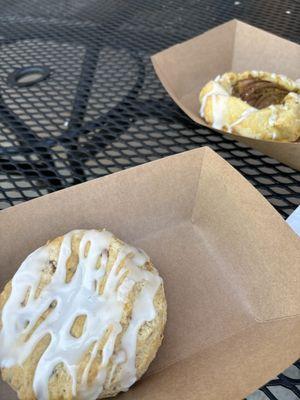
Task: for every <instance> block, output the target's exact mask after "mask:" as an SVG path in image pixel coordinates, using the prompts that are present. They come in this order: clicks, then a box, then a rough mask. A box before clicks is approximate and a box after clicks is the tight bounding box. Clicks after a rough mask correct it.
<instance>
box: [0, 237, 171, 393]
mask: <svg viewBox="0 0 300 400" xmlns="http://www.w3.org/2000/svg"><path fill="white" fill-rule="evenodd" d="M165 322H166V300H165V295H164V289H163V282H162V279H161V278H160V276H159V275H158V272H157V271H156V269H155V268H154V266H153V265H152V263H151V261H150V260H149V258H148V256H147V255H146V254H145V253H144V252H143V251H142V250H138V249H136V248H134V247H131V246H129V245H127V244H125V243H123V242H122V241H120V240H118V239H117V238H116V237H115V236H114V235H113V234H111V233H110V232H107V231H97V230H76V231H72V232H69V233H68V234H66V235H64V236H61V237H58V238H56V239H54V240H52V241H50V242H48V243H47V244H46V245H45V246H43V247H41V248H39V249H38V250H36V251H35V252H33V253H32V254H30V255H29V256H28V257H27V258H26V260H25V261H24V262H23V264H22V265H21V267H20V268H19V270H18V271H17V272H16V274H15V276H14V277H13V279H12V281H11V282H9V283H8V284H7V285H6V287H5V289H4V291H3V293H2V294H1V296H0V365H1V369H2V376H3V379H4V380H5V381H6V382H8V383H9V384H10V386H11V387H12V388H13V389H14V390H16V391H17V393H18V396H19V399H22V400H36V399H38V400H47V399H50V400H58V399H60V400H70V399H78V400H79V399H88V400H94V399H97V398H100V399H102V398H105V397H110V396H114V395H116V394H117V393H119V392H120V391H126V390H127V389H128V388H129V387H130V386H131V385H132V384H133V383H134V382H135V381H136V380H137V379H139V378H140V377H141V375H143V373H144V372H145V371H146V370H147V368H148V366H149V364H150V362H151V361H152V360H153V358H154V357H155V355H156V352H157V350H158V348H159V346H160V344H161V341H162V336H163V329H164V325H165Z"/></svg>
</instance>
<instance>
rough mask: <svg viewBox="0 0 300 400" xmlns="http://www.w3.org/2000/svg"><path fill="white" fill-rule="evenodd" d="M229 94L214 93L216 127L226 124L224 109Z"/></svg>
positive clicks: (213, 107) (213, 103)
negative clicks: (217, 94)
mask: <svg viewBox="0 0 300 400" xmlns="http://www.w3.org/2000/svg"><path fill="white" fill-rule="evenodd" d="M227 98H228V96H218V97H216V95H214V94H213V95H212V111H213V124H212V127H213V128H215V129H222V128H223V126H224V121H223V119H224V110H225V107H226V102H227Z"/></svg>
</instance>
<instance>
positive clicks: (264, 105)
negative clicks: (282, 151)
mask: <svg viewBox="0 0 300 400" xmlns="http://www.w3.org/2000/svg"><path fill="white" fill-rule="evenodd" d="M199 99H200V104H201V108H200V115H201V117H202V118H204V119H205V121H206V122H207V123H208V124H209V125H211V126H212V127H213V128H215V129H219V130H223V131H226V132H230V133H234V134H236V135H240V136H246V137H250V138H254V139H263V140H274V141H279V142H294V141H297V140H298V139H299V138H300V85H299V83H297V82H294V81H292V80H291V79H289V78H287V77H286V76H283V75H277V74H274V73H268V72H263V71H246V72H243V73H234V72H227V73H225V74H224V75H222V76H218V77H217V78H216V79H215V80H213V81H210V82H208V83H207V84H206V85H205V86H204V87H203V89H202V90H201V92H200V96H199Z"/></svg>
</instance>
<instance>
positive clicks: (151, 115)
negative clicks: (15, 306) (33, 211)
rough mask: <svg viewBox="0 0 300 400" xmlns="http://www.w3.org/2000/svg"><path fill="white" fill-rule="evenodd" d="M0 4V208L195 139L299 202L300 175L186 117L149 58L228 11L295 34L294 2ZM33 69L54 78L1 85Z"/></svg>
mask: <svg viewBox="0 0 300 400" xmlns="http://www.w3.org/2000/svg"><path fill="white" fill-rule="evenodd" d="M0 6H1V15H0V44H1V48H0V55H1V58H0V59H1V69H0V88H1V92H0V143H1V145H0V208H5V207H8V206H10V205H12V204H16V203H18V202H22V201H25V200H28V199H31V198H34V197H36V196H40V195H42V194H46V193H49V192H51V191H55V190H57V189H61V188H63V187H66V186H70V185H73V184H76V183H79V182H83V181H85V180H87V179H93V178H95V177H99V176H102V175H105V174H108V173H111V172H114V171H117V170H120V169H123V168H127V167H129V166H133V165H138V164H141V163H144V162H147V161H151V160H154V159H156V158H159V157H164V156H166V155H170V154H174V153H178V152H182V151H185V150H189V149H192V148H195V147H197V146H202V145H209V146H210V147H212V148H213V149H214V150H216V151H217V152H218V153H219V154H220V155H221V156H223V157H224V158H225V159H227V160H228V161H229V162H230V163H231V164H232V165H234V166H235V167H236V168H237V169H238V170H239V171H240V172H241V173H242V174H243V175H244V176H245V177H246V178H247V179H249V180H250V182H251V183H252V184H254V186H256V187H257V188H258V189H259V190H260V191H261V192H262V193H263V194H264V195H265V196H266V197H267V199H268V200H269V201H270V202H271V203H272V204H273V205H274V206H275V207H276V208H277V210H278V211H279V212H280V213H281V214H282V215H283V216H284V217H286V216H288V215H289V214H290V212H291V211H292V210H293V209H294V208H295V207H296V206H297V205H298V204H299V203H300V184H299V183H300V173H299V172H296V171H293V170H292V169H290V168H288V167H285V166H283V165H281V164H280V163H278V162H277V161H275V160H272V159H270V158H268V157H265V156H263V155H261V154H259V153H258V152H256V151H254V150H251V149H249V148H247V147H245V146H244V145H242V144H239V143H236V142H234V141H230V140H229V139H227V138H226V137H224V136H221V135H219V134H216V133H214V132H212V131H210V130H209V129H205V128H202V127H199V126H198V125H196V124H194V123H193V122H192V121H190V120H189V119H188V117H186V116H185V115H184V114H183V113H182V112H181V111H180V110H179V109H178V108H177V106H176V105H175V104H174V103H173V102H172V101H171V99H170V98H169V97H168V95H167V94H166V93H165V91H164V89H163V88H162V86H161V84H160V82H159V81H158V79H157V78H156V76H155V73H154V71H153V68H152V65H151V62H150V59H149V56H150V55H151V54H153V53H155V52H157V51H159V50H161V49H163V48H166V47H168V46H170V45H172V44H174V43H177V42H180V41H183V40H185V39H188V38H191V37H193V36H195V35H197V34H200V33H201V32H204V31H205V30H207V29H209V28H212V27H214V26H216V25H218V24H220V23H222V22H226V21H228V20H229V19H231V18H239V19H242V20H244V21H246V22H249V23H251V24H253V25H256V26H258V27H261V28H264V29H267V30H269V31H271V32H274V33H276V34H278V35H280V36H283V37H286V38H288V39H291V40H293V41H299V39H300V29H299V16H300V3H299V1H284V2H281V1H280V0H275V1H274V0H272V1H270V0H265V1H263V2H261V1H228V0H227V1H224V0H218V1H203V0H201V1H200V0H186V1H182V0H172V1H170V0H168V1H167V0H165V1H161V0H151V1H148V0H144V1H139V0H129V1H126V0H114V1H111V0H107V1H103V0H88V1H87V0H74V1H70V0H55V1H53V0H52V1H48V0H22V1H21V0H19V1H12V0H10V1H9V2H8V1H4V0H0ZM283 61H284V60H283ZM32 65H34V66H47V67H49V68H50V77H49V78H48V79H47V80H44V81H42V82H40V83H38V84H36V85H32V86H30V87H23V88H18V87H11V86H9V85H8V82H7V79H8V76H9V75H10V74H11V73H12V72H13V71H14V70H15V69H16V68H20V67H27V66H32ZM297 367H298V364H297V366H296V367H294V368H296V370H297V371H298V373H299V369H298V368H297ZM293 371H294V372H295V369H293ZM294 372H293V373H294ZM287 374H288V373H287ZM299 378H300V374H298V376H297V380H293V379H292V378H288V377H287V375H282V376H280V377H279V378H278V380H276V381H272V383H271V384H270V386H268V388H264V389H263V390H262V391H261V392H258V393H257V394H256V395H255V396H256V397H255V398H259V397H257V396H262V395H263V396H268V397H265V398H270V399H275V398H276V399H285V398H289V397H284V396H285V395H286V394H282V392H280V390H281V389H282V388H283V386H284V387H285V388H287V390H288V392H289V393H290V395H294V396H296V398H298V397H297V396H298V395H299V392H298V389H297V387H296V385H298V384H300V379H299ZM278 385H283V386H278ZM274 387H275V388H281V389H280V390H279V392H280V393H279V392H278V390H277V392H276V391H275V392H274ZM282 390H285V389H282ZM263 392H264V393H265V394H263ZM286 393H287V392H286ZM292 393H293V394H292ZM262 398H263V397H262ZM293 398H295V397H290V399H293ZM299 398H300V396H299Z"/></svg>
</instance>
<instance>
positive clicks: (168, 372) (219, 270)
mask: <svg viewBox="0 0 300 400" xmlns="http://www.w3.org/2000/svg"><path fill="white" fill-rule="evenodd" d="M102 227H106V228H107V229H109V230H112V231H113V232H114V233H115V234H116V235H118V236H119V237H120V238H122V239H124V240H125V241H128V242H129V243H132V244H134V245H136V246H139V247H142V248H143V249H145V251H146V252H148V254H149V255H150V256H151V258H152V259H153V261H154V263H155V265H156V266H157V268H158V269H159V270H160V272H161V275H162V276H163V278H164V281H165V287H166V295H167V300H168V323H167V328H166V334H165V340H164V343H163V346H162V348H161V349H160V351H159V354H158V356H157V358H156V360H155V361H154V363H153V364H152V365H151V367H150V371H149V372H148V374H147V375H146V376H145V377H144V378H143V379H142V381H141V382H140V383H138V384H137V385H136V386H135V387H134V388H132V389H131V390H130V391H129V392H128V393H126V394H122V395H120V399H124V400H125V399H128V400H148V399H149V400H161V399H166V400H168V399H172V400H173V399H186V400H192V399H198V400H199V399H203V400H204V399H205V400H220V399H222V400H227V399H228V400H229V399H230V400H233V399H236V400H241V399H242V398H244V397H245V396H246V395H248V394H249V393H250V392H252V391H253V390H254V389H256V388H258V387H259V386H261V385H262V384H264V383H265V382H267V381H268V380H269V379H270V378H272V377H273V376H275V375H276V374H277V373H279V372H281V371H282V370H283V369H284V368H286V367H287V366H289V365H290V364H291V363H292V362H293V361H295V360H296V359H297V358H299V356H300V351H299V349H300V292H299V287H300V270H299V261H300V241H299V239H298V237H297V236H296V235H295V234H294V233H293V232H292V230H291V229H290V228H289V227H288V226H287V224H286V223H285V222H284V220H283V219H282V218H281V217H280V216H279V214H278V213H277V212H276V211H275V210H274V209H273V208H272V207H271V206H270V205H269V203H268V202H267V201H266V200H265V199H264V198H263V197H262V196H261V195H260V194H259V193H258V191H256V190H255V189H254V188H253V187H252V186H251V185H250V184H249V183H248V182H247V181H246V180H245V179H244V178H243V177H242V176H241V175H240V174H239V173H238V172H237V171H235V170H234V169H233V168H232V167H231V166H230V165H229V164H228V163H227V162H225V161H224V160H223V159H222V158H221V157H219V156H218V155H216V153H214V152H213V151H212V150H210V149H208V148H202V149H196V150H192V151H189V152H186V153H182V154H180V155H176V156H172V157H168V158H164V159H162V160H159V161H154V162H151V163H148V164H145V165H142V166H139V167H136V168H132V169H129V170H126V171H123V172H119V173H116V174H113V175H111V176H107V177H104V178H101V179H96V180H93V181H90V182H88V183H84V184H81V185H78V186H75V187H72V188H69V189H65V190H62V191H59V192H56V193H53V194H49V195H47V196H44V197H41V198H38V199H36V200H32V201H29V202H27V203H24V204H21V205H19V206H15V207H11V208H9V209H6V210H4V211H2V212H0V232H1V236H0V237H1V250H0V251H1V253H0V260H1V265H0V285H1V287H2V286H3V285H4V283H5V282H6V281H7V280H8V279H10V278H11V277H12V275H13V273H14V272H15V271H16V269H17V267H18V265H19V264H20V262H21V261H22V260H23V259H24V258H25V256H26V255H27V254H28V253H29V252H31V251H32V250H34V249H35V248H37V247H38V246H40V245H42V244H43V243H45V241H46V240H47V239H49V238H53V237H55V236H57V235H60V234H63V233H65V232H67V231H69V230H71V229H74V228H102ZM15 398H16V397H15V395H14V394H13V393H12V391H11V390H10V389H9V388H8V386H7V385H6V384H4V383H1V384H0V399H5V400H11V399H15Z"/></svg>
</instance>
